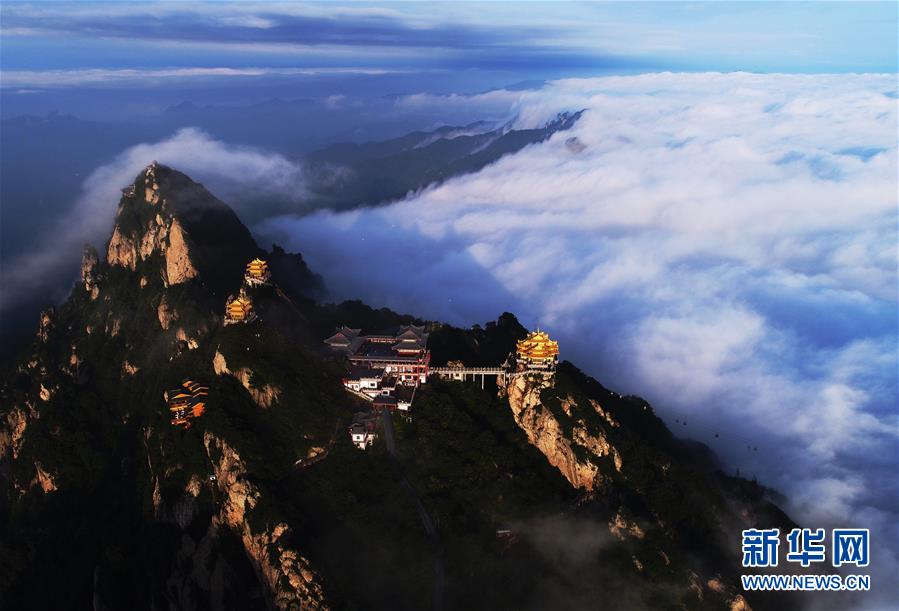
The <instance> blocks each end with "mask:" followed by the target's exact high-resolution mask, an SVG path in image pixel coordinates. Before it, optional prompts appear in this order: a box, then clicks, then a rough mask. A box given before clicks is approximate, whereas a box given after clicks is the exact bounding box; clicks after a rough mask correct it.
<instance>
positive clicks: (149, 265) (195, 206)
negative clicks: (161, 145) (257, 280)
mask: <svg viewBox="0 0 899 611" xmlns="http://www.w3.org/2000/svg"><path fill="white" fill-rule="evenodd" d="M259 252H260V250H259V248H258V247H257V246H256V243H255V241H254V240H253V237H252V236H251V235H250V232H249V230H247V228H246V227H245V226H244V225H243V224H242V223H241V222H240V220H239V219H238V217H237V215H236V214H235V213H234V211H233V210H232V209H231V208H230V207H229V206H228V205H227V204H225V203H224V202H222V201H221V200H219V199H218V198H216V197H215V196H214V195H212V194H211V193H209V191H207V190H206V188H205V187H204V186H203V185H201V184H200V183H197V182H194V181H193V180H191V179H190V178H189V177H188V176H187V175H185V174H182V173H181V172H179V171H177V170H174V169H172V168H170V167H168V166H165V165H162V164H160V163H158V162H156V161H153V162H152V163H150V164H149V165H148V166H146V168H144V169H143V170H142V171H141V172H140V173H139V174H138V175H137V177H136V178H135V179H134V182H133V183H132V184H130V185H128V186H126V187H125V188H124V189H122V199H121V200H120V202H119V208H118V212H117V214H116V223H115V227H114V229H113V233H112V236H111V237H110V240H109V243H108V244H107V248H106V259H107V263H109V265H112V266H119V267H125V268H128V269H130V270H131V271H140V273H141V275H142V277H145V278H147V279H148V280H149V277H150V276H153V275H154V274H158V275H159V277H160V278H161V279H162V282H163V284H164V286H172V285H176V284H181V283H184V282H187V281H190V280H192V279H193V278H196V277H198V276H202V277H203V279H204V281H205V282H206V283H208V284H210V285H211V286H212V288H213V289H216V288H220V287H225V286H228V285H233V284H234V283H235V281H236V279H238V278H239V277H240V274H241V273H242V269H243V266H244V265H245V263H246V261H248V260H250V259H252V258H253V257H254V256H256V255H257V254H258V253H259ZM139 268H140V269H139Z"/></svg>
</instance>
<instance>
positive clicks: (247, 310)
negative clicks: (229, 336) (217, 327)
mask: <svg viewBox="0 0 899 611" xmlns="http://www.w3.org/2000/svg"><path fill="white" fill-rule="evenodd" d="M253 316H254V315H253V302H252V301H251V300H250V298H249V297H247V296H245V295H240V296H238V297H235V298H234V299H231V300H230V301H228V303H227V304H226V305H225V324H226V325H227V324H231V323H237V322H250V321H251V320H253Z"/></svg>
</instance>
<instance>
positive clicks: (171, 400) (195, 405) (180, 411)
mask: <svg viewBox="0 0 899 611" xmlns="http://www.w3.org/2000/svg"><path fill="white" fill-rule="evenodd" d="M208 395H209V387H208V386H206V385H205V384H202V383H201V382H196V381H194V380H191V379H190V378H188V379H186V380H184V381H183V382H182V383H181V386H179V387H177V388H173V389H172V390H167V391H166V392H164V393H163V398H164V399H165V401H166V403H168V406H169V412H170V415H171V422H172V424H173V425H175V426H183V427H184V428H190V424H191V422H190V421H191V420H193V419H194V418H199V417H200V416H202V415H203V412H205V411H206V398H207V396H208Z"/></svg>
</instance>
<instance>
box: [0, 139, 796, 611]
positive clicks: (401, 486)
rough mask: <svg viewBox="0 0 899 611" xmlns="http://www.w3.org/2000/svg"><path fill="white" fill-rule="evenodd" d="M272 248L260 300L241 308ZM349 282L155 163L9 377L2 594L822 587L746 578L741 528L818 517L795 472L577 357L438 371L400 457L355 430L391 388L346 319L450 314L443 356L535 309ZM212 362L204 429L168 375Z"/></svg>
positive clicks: (370, 596) (605, 600)
mask: <svg viewBox="0 0 899 611" xmlns="http://www.w3.org/2000/svg"><path fill="white" fill-rule="evenodd" d="M489 133H491V132H483V133H479V134H472V135H468V136H463V137H465V138H471V139H472V140H470V141H469V140H466V142H468V143H469V145H470V146H467V147H465V150H467V151H468V154H472V153H471V152H472V151H473V150H474V148H476V147H477V146H479V145H482V144H483V143H485V142H490V141H491V138H496V139H495V140H493V142H497V141H498V140H499V139H501V138H503V137H504V134H500V135H499V136H497V135H496V134H495V133H494V135H493V136H487V134H489ZM427 137H428V136H427V135H423V136H419V137H417V140H416V139H413V140H409V141H408V142H407V145H408V146H395V147H394V152H395V154H402V153H403V152H404V151H408V150H410V148H409V146H411V147H413V148H414V142H415V141H417V142H422V138H427ZM475 142H478V143H480V144H475ZM428 146H430V145H428ZM488 146H489V144H488ZM366 155H368V153H366ZM360 158H362V159H370V158H371V157H370V156H362V157H360ZM256 257H260V258H264V259H266V260H267V261H268V262H269V264H270V267H271V272H272V278H271V283H270V284H268V285H263V286H258V287H251V288H246V289H245V291H246V293H245V294H246V296H247V298H248V299H250V300H251V302H252V304H253V308H254V310H253V311H254V312H255V314H256V315H257V316H256V319H255V320H254V321H253V322H251V323H247V324H232V325H228V326H224V325H223V314H224V309H225V304H226V301H227V300H228V299H229V296H233V295H235V294H237V293H238V291H239V290H240V287H241V284H242V281H243V274H244V267H245V265H246V263H247V262H248V261H250V260H251V259H253V258H256ZM326 282H327V278H326V277H325V278H322V277H320V276H319V275H317V274H316V273H315V272H313V271H312V270H310V269H309V268H308V267H307V266H306V264H305V262H304V261H303V259H302V257H301V256H300V255H298V254H288V253H285V252H284V251H283V250H281V249H279V248H277V247H276V248H274V249H272V250H271V251H268V252H266V251H264V250H263V249H261V248H259V247H258V246H257V244H256V243H255V241H254V240H253V238H252V236H251V235H250V232H249V231H248V230H247V229H246V227H245V226H244V225H243V223H242V222H241V221H240V219H239V218H238V216H237V215H236V214H235V212H234V211H233V210H231V208H229V207H228V206H227V205H226V204H224V203H223V202H222V201H220V200H219V199H217V198H216V197H215V196H213V195H212V194H211V193H209V192H208V191H207V190H206V189H205V188H204V187H202V186H201V185H199V184H198V183H195V182H194V181H192V180H191V179H190V178H188V177H187V176H185V175H184V174H182V173H180V172H178V171H176V170H173V169H171V168H168V167H165V166H162V165H156V164H154V165H151V166H148V167H147V168H146V169H145V170H143V171H142V172H141V173H140V174H139V175H138V176H137V177H136V178H135V180H134V183H133V184H132V185H131V186H130V187H129V188H127V189H126V190H125V192H124V195H123V197H122V199H121V201H120V202H119V207H118V212H117V215H116V222H115V226H114V228H113V231H112V234H111V236H110V238H109V240H108V242H107V244H106V248H105V253H104V254H103V255H101V254H99V253H97V252H96V251H94V250H92V249H87V250H86V251H85V252H84V256H83V258H82V265H81V275H80V280H79V282H78V283H77V284H76V286H75V287H74V289H73V290H72V292H71V294H70V296H69V297H68V299H67V300H66V301H65V302H64V303H62V304H61V305H60V306H59V307H56V308H49V309H47V310H45V311H44V312H43V313H42V314H41V316H40V318H39V323H38V325H37V328H36V329H34V331H33V336H32V338H31V342H30V343H29V345H28V346H27V347H26V348H25V349H24V350H22V351H21V352H20V353H19V354H18V356H17V357H16V359H15V360H14V362H13V363H12V364H11V365H10V366H9V367H8V368H5V369H4V370H3V371H2V377H0V483H2V489H0V607H2V608H4V609H6V608H9V609H62V608H65V609H73V608H74V609H82V608H92V609H153V610H156V609H159V610H162V609H182V610H187V611H191V610H200V609H271V608H276V609H390V610H396V609H415V610H420V609H428V608H435V609H491V610H494V609H535V610H536V609H562V610H568V609H570V610H576V609H592V608H596V607H597V605H601V606H602V607H603V608H610V609H683V608H687V609H728V610H730V611H741V610H742V611H745V610H747V609H749V608H750V605H752V607H753V608H756V609H776V608H793V607H794V606H795V604H794V603H795V601H794V600H793V599H791V598H789V597H785V596H783V595H781V596H778V597H776V598H775V599H772V598H770V597H768V596H766V595H765V594H764V593H749V594H741V593H739V592H738V590H737V584H738V581H737V575H738V574H739V572H740V570H741V569H740V554H739V547H738V545H739V541H740V537H739V532H740V530H741V529H742V528H748V527H752V526H757V525H759V524H764V525H765V526H766V527H770V526H780V527H781V528H790V527H791V526H792V522H791V521H790V519H789V518H788V517H787V516H786V515H784V514H783V512H781V511H780V510H779V509H778V508H777V506H776V505H775V504H774V503H773V502H772V500H771V494H770V493H769V491H767V490H765V489H764V488H762V487H761V486H759V485H757V484H756V483H754V482H750V481H746V480H743V479H741V478H739V477H730V476H726V475H724V474H722V473H720V472H719V471H717V468H716V466H715V464H714V460H713V459H712V458H711V455H710V453H709V452H708V450H707V449H705V448H704V447H702V446H698V445H696V444H690V443H685V442H683V441H680V440H678V439H677V438H675V437H674V436H673V435H672V434H671V432H670V431H669V430H668V429H667V428H666V427H665V425H664V424H663V423H662V421H661V420H660V419H659V418H658V417H656V416H655V414H654V411H653V409H652V407H651V406H650V405H649V404H648V403H647V402H646V401H644V400H642V399H640V398H639V397H634V396H620V395H618V394H617V393H615V392H613V391H611V390H609V389H607V388H605V387H603V386H602V385H601V384H600V383H599V382H597V381H596V380H594V379H592V378H590V377H588V376H586V375H585V374H584V373H582V372H581V371H579V370H578V369H577V368H576V367H575V366H574V365H573V364H571V363H568V362H562V363H560V364H559V367H558V370H557V372H556V376H555V383H554V385H552V386H547V385H546V384H544V383H542V382H541V381H540V380H539V379H536V378H535V379H530V378H528V377H518V378H515V379H514V380H512V381H509V382H508V383H504V384H500V385H499V387H497V386H492V387H490V386H489V385H488V387H487V388H486V389H482V388H481V386H480V384H472V383H460V382H449V381H440V380H437V379H435V378H432V379H430V380H429V381H428V383H427V384H424V385H422V386H421V387H419V388H418V390H417V392H416V397H415V401H414V403H413V407H412V412H411V419H410V420H404V419H397V420H396V422H395V428H396V430H395V442H396V443H395V445H396V449H397V457H396V458H393V457H391V456H390V455H389V454H388V452H387V449H386V447H385V445H384V443H383V441H379V442H377V443H375V445H374V446H373V447H372V448H369V449H368V450H365V451H361V450H358V449H356V448H355V447H353V446H352V445H351V443H350V440H349V438H348V436H347V434H346V427H347V425H348V423H349V420H350V418H351V417H352V416H353V414H354V413H355V412H357V411H359V410H364V409H366V404H365V403H364V402H362V401H361V400H360V399H358V398H356V397H355V396H354V395H352V394H350V393H348V392H346V391H345V389H344V387H343V385H342V382H341V377H342V376H343V375H344V374H345V366H346V363H345V362H344V361H343V360H341V358H340V357H335V356H333V355H328V354H325V353H324V352H323V351H322V347H323V346H322V340H323V339H324V338H325V337H327V336H329V335H330V334H331V333H333V331H334V329H335V328H336V327H337V326H338V325H341V324H345V325H348V326H350V327H354V328H362V329H365V330H370V331H377V330H381V329H386V328H389V327H393V326H397V325H401V324H413V323H414V324H419V325H425V326H426V327H427V328H428V331H429V332H430V337H429V346H430V349H431V351H432V356H433V361H434V363H446V362H448V361H463V362H465V363H468V364H493V365H496V364H497V363H498V361H499V360H500V359H502V358H503V357H504V355H507V354H509V353H510V352H511V351H512V350H514V349H515V345H516V341H517V340H519V339H521V338H522V337H524V336H525V334H526V330H525V329H524V328H523V327H522V326H521V325H520V324H519V323H518V321H517V320H516V318H515V317H514V316H513V315H512V314H508V313H506V314H503V315H502V316H500V317H499V319H498V320H497V321H495V322H492V323H490V324H487V325H485V327H484V328H481V327H479V326H475V327H473V328H471V329H458V328H453V327H450V326H448V325H445V324H441V323H440V322H437V321H423V320H415V319H414V318H412V317H410V316H404V315H400V314H396V313H394V312H391V311H389V310H373V309H371V308H369V307H367V306H365V305H364V304H362V303H360V302H346V303H342V304H322V303H319V302H317V301H316V300H315V297H316V295H318V294H320V292H321V289H322V286H323V283H326ZM562 350H563V352H564V346H562ZM185 379H189V380H191V381H193V382H195V383H196V384H198V385H199V386H201V387H203V388H206V389H207V390H206V391H205V392H207V395H205V396H204V398H205V412H204V413H203V414H202V415H201V416H200V417H198V418H197V419H195V420H194V421H193V425H192V426H191V427H190V428H188V429H185V428H183V427H180V426H174V425H172V424H171V423H170V421H169V419H170V415H169V409H168V406H167V404H166V401H165V399H164V395H163V393H164V392H165V391H167V390H169V389H172V388H176V387H178V386H179V385H180V384H181V383H182V381H183V380H185ZM424 515H427V519H424V517H423V516H424Z"/></svg>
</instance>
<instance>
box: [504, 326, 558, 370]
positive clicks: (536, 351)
mask: <svg viewBox="0 0 899 611" xmlns="http://www.w3.org/2000/svg"><path fill="white" fill-rule="evenodd" d="M515 361H516V364H517V368H518V370H519V371H542V372H553V371H555V370H556V364H557V363H558V362H559V343H558V342H555V341H553V340H551V339H550V338H549V335H547V334H546V333H545V332H544V331H541V330H539V329H537V330H536V331H531V332H530V333H528V335H527V337H525V338H524V339H522V340H519V341H518V343H517V344H516V346H515Z"/></svg>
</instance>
